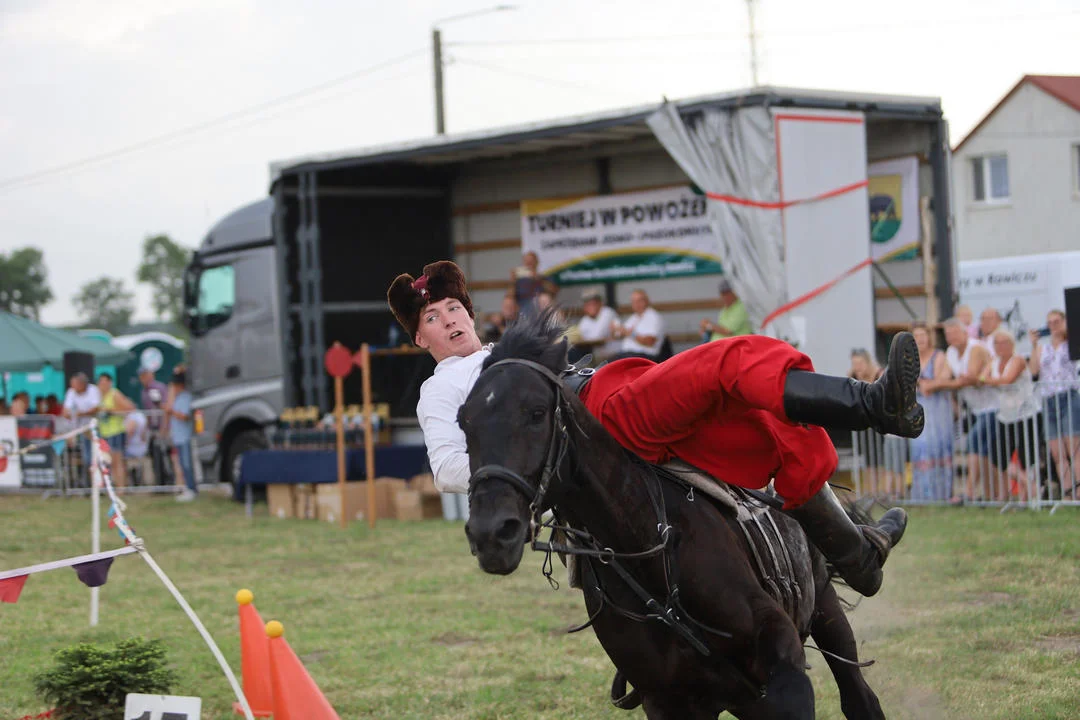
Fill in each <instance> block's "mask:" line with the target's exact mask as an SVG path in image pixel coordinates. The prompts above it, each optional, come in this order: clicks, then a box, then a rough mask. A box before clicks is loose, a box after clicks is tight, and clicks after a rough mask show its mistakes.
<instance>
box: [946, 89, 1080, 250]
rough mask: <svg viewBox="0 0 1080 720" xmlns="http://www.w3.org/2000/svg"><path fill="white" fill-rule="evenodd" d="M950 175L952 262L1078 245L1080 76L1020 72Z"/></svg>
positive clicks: (960, 151) (959, 150) (956, 154)
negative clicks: (951, 183) (954, 256)
mask: <svg viewBox="0 0 1080 720" xmlns="http://www.w3.org/2000/svg"><path fill="white" fill-rule="evenodd" d="M952 175H953V213H954V217H955V222H956V232H955V247H956V253H957V260H980V259H985V258H997V257H1004V256H1010V255H1030V254H1035V253H1050V252H1063V251H1069V250H1080V76H1055V75H1025V76H1024V77H1023V78H1022V79H1021V80H1020V82H1018V83H1017V84H1016V86H1015V87H1013V88H1012V90H1010V91H1009V93H1008V94H1007V95H1006V96H1005V97H1004V98H1003V99H1002V100H1001V102H999V103H998V104H997V105H996V106H994V108H993V109H992V110H991V111H990V112H989V113H988V114H987V115H986V117H984V118H983V119H982V121H980V122H979V124H978V125H976V126H975V128H974V129H973V130H972V131H971V132H970V133H968V135H967V137H965V138H964V139H963V140H961V141H960V144H958V145H957V146H956V148H955V149H954V150H953V172H952Z"/></svg>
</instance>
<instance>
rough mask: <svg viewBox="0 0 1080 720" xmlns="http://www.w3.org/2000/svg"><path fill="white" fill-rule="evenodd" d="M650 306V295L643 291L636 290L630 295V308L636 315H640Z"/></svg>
mask: <svg viewBox="0 0 1080 720" xmlns="http://www.w3.org/2000/svg"><path fill="white" fill-rule="evenodd" d="M648 307H649V296H648V295H646V294H645V293H643V292H640V291H639V292H635V293H634V294H632V295H631V296H630V309H631V310H633V311H634V314H635V315H640V314H641V313H643V312H645V310H646V309H647V308H648Z"/></svg>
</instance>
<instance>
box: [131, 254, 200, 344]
mask: <svg viewBox="0 0 1080 720" xmlns="http://www.w3.org/2000/svg"><path fill="white" fill-rule="evenodd" d="M188 252H189V251H188V250H187V249H186V248H184V247H182V246H180V245H178V244H176V243H175V242H173V240H172V238H170V237H169V236H168V235H154V236H152V237H148V238H146V239H145V240H143V255H142V264H140V265H139V272H138V275H137V278H138V281H139V282H141V283H146V284H147V285H149V286H150V287H151V289H153V291H154V296H153V303H154V313H155V314H156V315H157V317H158V319H159V320H169V321H171V322H173V323H177V324H180V323H181V319H182V313H183V311H184V268H185V267H187V263H188Z"/></svg>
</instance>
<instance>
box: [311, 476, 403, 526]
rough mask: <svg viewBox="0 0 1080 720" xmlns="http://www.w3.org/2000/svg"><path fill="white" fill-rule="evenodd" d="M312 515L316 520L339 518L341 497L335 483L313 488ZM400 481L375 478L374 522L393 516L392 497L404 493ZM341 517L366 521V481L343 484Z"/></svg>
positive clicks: (321, 484) (394, 512)
mask: <svg viewBox="0 0 1080 720" xmlns="http://www.w3.org/2000/svg"><path fill="white" fill-rule="evenodd" d="M315 488H316V489H315V513H316V516H317V517H318V519H319V520H326V521H328V522H338V521H339V519H340V518H341V498H340V492H341V491H340V490H339V489H338V486H337V483H320V484H319V485H316V486H315ZM405 489H406V487H405V481H404V480H402V479H400V478H375V512H376V516H375V517H376V520H387V519H391V520H392V519H394V518H395V517H397V509H396V506H395V502H394V501H395V495H396V494H397V492H398V491H399V490H405ZM345 514H346V517H348V518H349V520H350V521H352V520H366V519H367V482H366V481H361V482H350V483H345Z"/></svg>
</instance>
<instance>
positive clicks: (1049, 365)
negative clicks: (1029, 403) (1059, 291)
mask: <svg viewBox="0 0 1080 720" xmlns="http://www.w3.org/2000/svg"><path fill="white" fill-rule="evenodd" d="M1046 326H1047V328H1049V330H1050V340H1049V342H1040V338H1039V333H1038V331H1037V330H1032V331H1031V373H1032V374H1033V375H1036V376H1038V378H1039V395H1041V396H1042V399H1043V409H1044V411H1045V412H1044V416H1045V417H1046V439H1047V440H1048V441H1049V444H1050V454H1051V456H1052V457H1053V458H1054V466H1055V468H1056V469H1057V474H1058V477H1059V478H1060V479H1061V489H1062V495H1063V496H1064V497H1066V498H1068V497H1073V498H1075V497H1076V492H1075V490H1076V486H1077V485H1078V484H1080V478H1078V477H1077V476H1076V469H1075V461H1076V451H1077V448H1078V447H1080V393H1078V392H1077V387H1078V385H1080V382H1078V381H1077V377H1076V363H1075V362H1073V361H1072V360H1070V359H1069V329H1068V326H1067V325H1066V323H1065V313H1063V312H1062V311H1061V310H1051V311H1050V314H1049V315H1047V317H1046Z"/></svg>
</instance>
